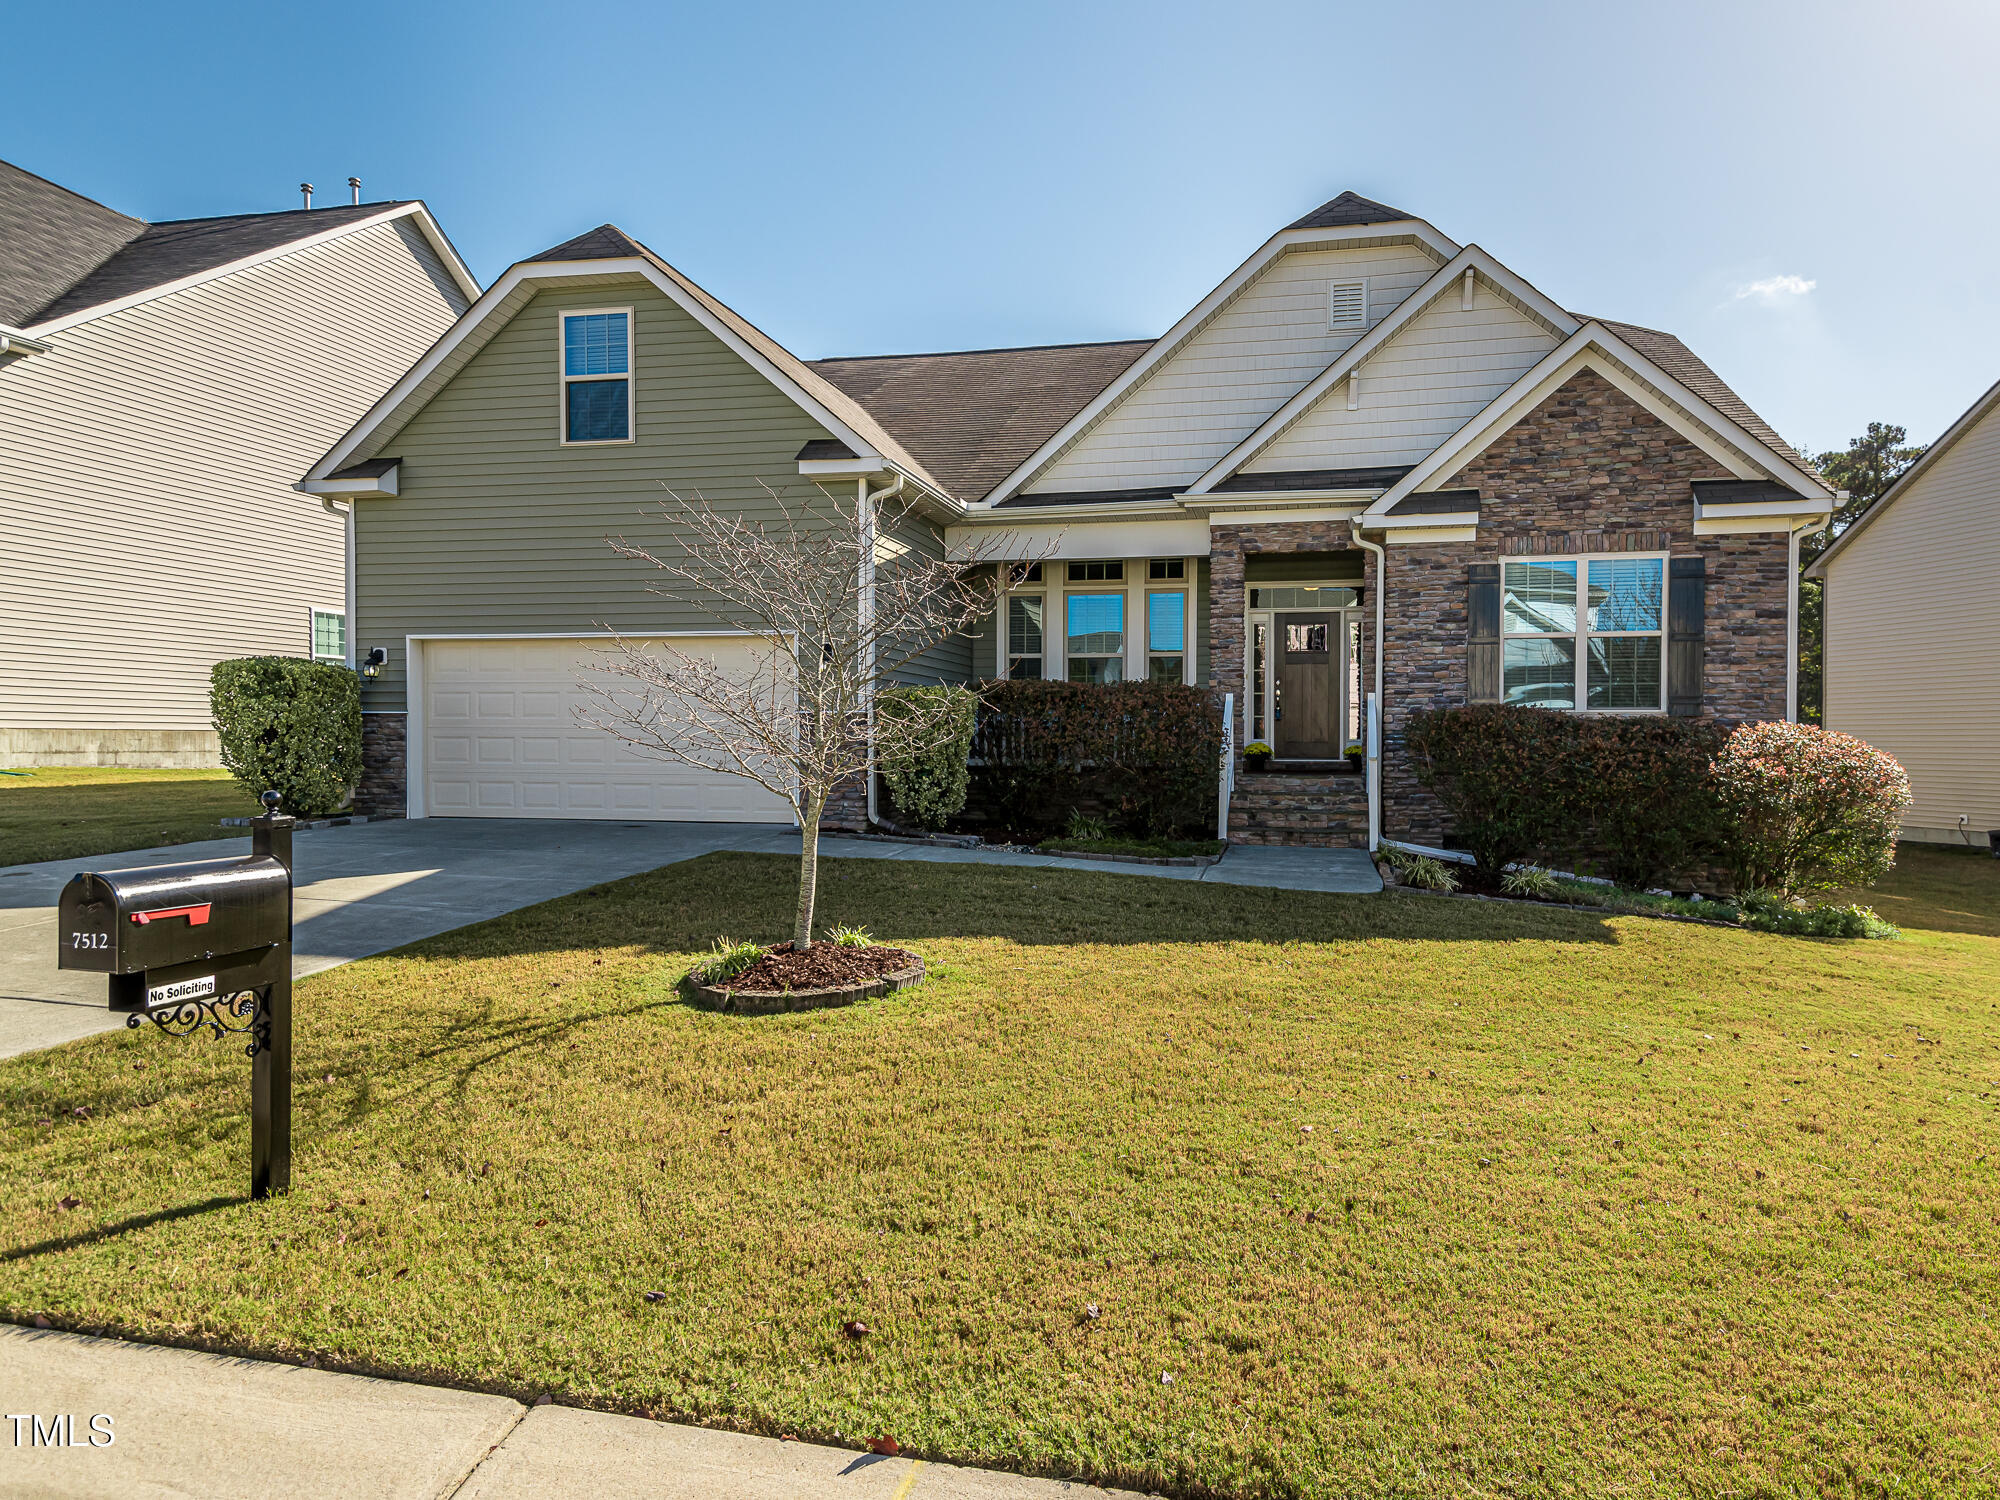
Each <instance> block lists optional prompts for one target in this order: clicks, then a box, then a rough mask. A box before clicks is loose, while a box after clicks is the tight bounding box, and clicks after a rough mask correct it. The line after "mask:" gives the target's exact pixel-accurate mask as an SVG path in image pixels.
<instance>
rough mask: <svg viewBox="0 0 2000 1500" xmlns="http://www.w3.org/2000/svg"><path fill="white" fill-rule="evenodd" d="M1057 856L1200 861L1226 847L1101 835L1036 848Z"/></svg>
mask: <svg viewBox="0 0 2000 1500" xmlns="http://www.w3.org/2000/svg"><path fill="white" fill-rule="evenodd" d="M1036 847H1037V848H1040V849H1048V850H1053V851H1054V852H1056V853H1065V852H1069V853H1083V854H1137V855H1142V856H1145V857H1147V858H1151V859H1202V858H1206V857H1208V856H1210V855H1215V854H1220V853H1221V852H1222V851H1223V850H1224V849H1227V848H1228V847H1229V846H1228V845H1227V844H1225V843H1223V842H1222V840H1221V839H1114V838H1107V837H1105V836H1103V835H1102V834H1099V835H1097V836H1095V837H1091V838H1084V837H1079V836H1077V835H1075V834H1072V835H1071V836H1070V837H1069V838H1066V839H1045V840H1044V841H1043V842H1042V843H1040V844H1038V845H1036Z"/></svg>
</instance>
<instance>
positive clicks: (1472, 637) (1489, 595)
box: [1465, 563, 1500, 703]
mask: <svg viewBox="0 0 2000 1500" xmlns="http://www.w3.org/2000/svg"><path fill="white" fill-rule="evenodd" d="M1466 579H1467V582H1466V595H1465V603H1466V610H1465V617H1466V637H1465V677H1466V697H1467V699H1468V700H1469V701H1470V702H1473V703H1498V702H1499V701H1500V564H1498V563H1474V564H1472V566H1471V567H1469V568H1468V569H1466Z"/></svg>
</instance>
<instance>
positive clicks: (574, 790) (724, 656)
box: [419, 636, 792, 823]
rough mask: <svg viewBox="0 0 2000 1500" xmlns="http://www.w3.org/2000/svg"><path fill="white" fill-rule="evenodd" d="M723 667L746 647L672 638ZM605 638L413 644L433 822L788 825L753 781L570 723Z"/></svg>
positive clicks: (787, 817) (585, 700)
mask: <svg viewBox="0 0 2000 1500" xmlns="http://www.w3.org/2000/svg"><path fill="white" fill-rule="evenodd" d="M675 644H676V645H677V646H679V647H681V649H683V650H689V651H693V650H699V651H700V652H701V653H702V654H703V655H705V656H711V657H713V658H714V659H715V660H716V662H717V663H718V665H721V666H723V667H724V668H725V669H726V668H729V667H731V666H732V665H734V666H737V667H739V668H740V669H741V670H743V671H746V672H747V671H749V670H750V668H751V667H752V666H753V665H754V663H755V660H756V658H755V656H754V655H753V653H754V652H755V651H757V650H759V649H761V648H759V647H758V646H756V645H755V644H754V643H749V642H745V641H741V640H736V639H732V638H730V637H727V636H709V637H689V638H676V639H675ZM608 646H609V642H606V641H603V640H590V639H558V640H548V639H529V640H430V641H425V642H422V643H421V646H420V648H419V649H421V651H422V659H421V665H420V672H421V682H422V685H421V688H420V690H419V691H420V694H421V697H422V701H423V719H424V722H423V725H422V727H421V730H420V733H421V749H422V755H423V766H422V770H421V776H422V782H423V795H424V809H423V810H424V811H425V812H426V813H428V814H429V815H430V816H432V817H444V818H622V819H631V820H641V819H660V820H670V821H676V822H696V823H709V822H722V823H789V822H791V821H792V810H791V808H790V806H789V805H788V804H787V803H786V802H785V801H784V800H783V799H781V798H779V797H775V796H773V795H772V794H771V793H769V792H767V791H765V790H764V789H763V788H762V787H760V786H758V785H756V784H755V783H754V782H750V781H746V780H744V779H743V778H741V777H738V776H726V775H724V774H722V773H721V772H720V771H707V770H697V769H696V768H695V767H693V766H688V765H683V764H681V763H680V762H677V761H667V760H663V759H660V758H658V757H656V756H651V755H644V754H641V753H640V752H639V751H637V750H634V749H633V748H632V747H631V746H629V745H627V744H625V743H624V742H623V741H621V740H617V739H614V738H613V737H611V736H610V735H608V734H605V733H604V732H603V731H601V730H597V729H592V728H590V727H589V726H588V725H585V724H583V723H581V722H579V721H578V719H577V716H576V709H577V708H578V707H579V706H584V707H590V706H594V702H595V700H593V699H592V698H591V697H590V695H589V694H587V693H586V692H585V691H584V690H583V688H582V686H581V684H582V683H583V682H584V681H585V680H594V681H598V682H605V681H612V680H615V679H606V678H605V677H603V675H602V674H601V672H598V671H593V668H601V667H602V666H603V664H604V662H605V660H606V656H605V652H606V650H607V648H608Z"/></svg>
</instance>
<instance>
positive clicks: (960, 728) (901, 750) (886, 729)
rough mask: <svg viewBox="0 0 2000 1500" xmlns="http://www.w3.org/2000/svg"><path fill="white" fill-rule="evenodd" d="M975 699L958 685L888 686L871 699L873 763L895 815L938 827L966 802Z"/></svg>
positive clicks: (921, 824)
mask: <svg viewBox="0 0 2000 1500" xmlns="http://www.w3.org/2000/svg"><path fill="white" fill-rule="evenodd" d="M978 714H979V697H978V695H977V694H976V693H974V692H973V691H972V690H971V689H970V688H963V687H950V686H945V687H899V688H888V689H885V690H884V691H883V692H882V693H880V694H878V695H877V697H876V699H875V722H876V728H877V754H876V764H877V766H879V767H880V769H881V772H882V779H883V780H884V781H886V782H887V783H888V784H889V795H890V797H892V798H893V799H894V800H895V804H896V813H897V816H898V817H903V818H908V819H909V820H910V821H911V822H912V823H915V824H916V825H917V826H918V827H919V828H942V827H944V825H945V824H946V823H948V822H950V821H951V820H952V819H953V818H954V817H956V816H957V815H958V813H959V811H960V809H962V808H963V807H964V806H965V792H966V787H967V785H968V784H969V782H970V779H971V771H970V767H969V766H968V765H967V764H966V761H967V757H968V756H970V755H971V753H972V731H973V729H974V727H975V726H976V724H977V722H978Z"/></svg>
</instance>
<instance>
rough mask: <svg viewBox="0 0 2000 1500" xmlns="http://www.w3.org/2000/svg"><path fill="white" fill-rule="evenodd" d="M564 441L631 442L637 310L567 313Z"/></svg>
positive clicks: (564, 358) (563, 320)
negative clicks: (634, 324) (634, 313)
mask: <svg viewBox="0 0 2000 1500" xmlns="http://www.w3.org/2000/svg"><path fill="white" fill-rule="evenodd" d="M562 440H563V441H564V442H565V443H629V442H631V441H632V309H630V308H629V307H620V308H593V309H590V310H589V311H585V312H568V313H564V314H563V315H562Z"/></svg>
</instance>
